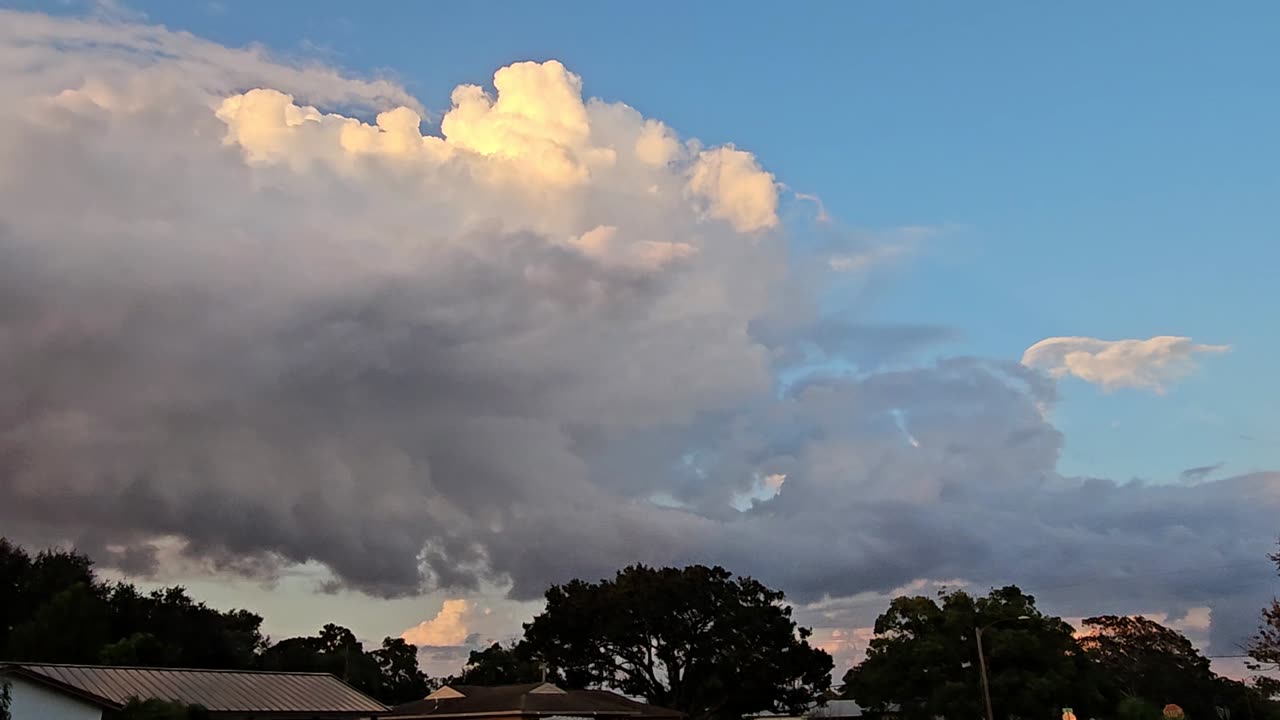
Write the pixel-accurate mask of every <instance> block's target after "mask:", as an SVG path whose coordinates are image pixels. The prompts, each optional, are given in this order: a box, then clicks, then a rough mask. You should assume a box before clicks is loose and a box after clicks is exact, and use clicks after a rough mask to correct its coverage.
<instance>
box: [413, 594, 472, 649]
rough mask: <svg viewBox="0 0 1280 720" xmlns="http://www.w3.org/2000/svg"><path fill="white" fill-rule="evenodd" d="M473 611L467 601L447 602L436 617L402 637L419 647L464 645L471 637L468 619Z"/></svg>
mask: <svg viewBox="0 0 1280 720" xmlns="http://www.w3.org/2000/svg"><path fill="white" fill-rule="evenodd" d="M472 609H473V608H472V607H471V603H469V602H467V601H466V600H462V599H451V600H445V601H444V604H443V605H442V606H441V608H440V612H438V613H436V616H435V617H433V618H431V619H430V620H424V621H422V622H421V623H418V624H417V625H415V626H413V627H411V628H409V629H408V630H405V631H404V632H403V633H401V634H400V637H401V638H403V639H404V640H405V642H409V643H412V644H414V645H417V646H419V647H452V646H458V645H462V644H464V643H465V642H466V641H467V638H468V637H469V636H470V635H471V633H470V631H469V630H468V629H467V619H468V616H469V615H470V614H471V612H472Z"/></svg>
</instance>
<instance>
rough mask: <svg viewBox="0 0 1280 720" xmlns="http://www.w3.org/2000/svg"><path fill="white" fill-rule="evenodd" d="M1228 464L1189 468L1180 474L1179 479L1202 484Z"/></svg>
mask: <svg viewBox="0 0 1280 720" xmlns="http://www.w3.org/2000/svg"><path fill="white" fill-rule="evenodd" d="M1225 464H1226V463H1220V462H1219V463H1214V464H1212V465H1202V466H1200V467H1193V468H1187V469H1186V470H1183V471H1182V472H1181V473H1178V479H1179V480H1181V481H1182V482H1200V481H1201V480H1204V479H1205V478H1207V477H1209V476H1210V475H1212V474H1213V473H1214V472H1216V471H1217V470H1219V469H1220V468H1221V467H1222V466H1223V465H1225Z"/></svg>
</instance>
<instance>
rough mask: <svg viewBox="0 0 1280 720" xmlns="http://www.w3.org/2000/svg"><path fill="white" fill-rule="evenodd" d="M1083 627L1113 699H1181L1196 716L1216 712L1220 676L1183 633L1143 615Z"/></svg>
mask: <svg viewBox="0 0 1280 720" xmlns="http://www.w3.org/2000/svg"><path fill="white" fill-rule="evenodd" d="M1083 627H1084V632H1083V633H1082V637H1081V638H1080V646H1081V647H1082V648H1083V649H1084V651H1085V652H1086V653H1087V654H1088V656H1089V659H1090V660H1091V661H1093V662H1094V663H1095V665H1096V666H1097V668H1098V670H1099V671H1100V672H1099V678H1100V682H1101V686H1102V691H1103V693H1104V694H1105V695H1106V696H1107V698H1108V701H1109V703H1119V702H1120V701H1121V700H1123V699H1125V698H1129V697H1136V698H1141V699H1143V700H1146V701H1148V702H1149V703H1151V704H1153V705H1155V706H1158V707H1164V706H1165V705H1166V704H1168V703H1176V704H1178V705H1180V706H1181V707H1183V708H1184V709H1185V710H1186V711H1187V714H1188V715H1190V716H1191V717H1193V718H1205V717H1215V716H1216V711H1215V709H1214V708H1215V707H1216V703H1215V700H1216V699H1217V698H1216V695H1217V694H1218V693H1217V691H1218V684H1217V680H1218V678H1217V676H1216V675H1214V674H1213V671H1212V670H1210V668H1209V660H1208V659H1207V658H1205V657H1204V656H1203V655H1201V654H1200V651H1199V650H1197V649H1196V647H1195V645H1192V644H1191V641H1190V640H1188V639H1187V638H1186V637H1184V636H1183V635H1182V634H1181V633H1179V632H1178V631H1176V630H1172V629H1170V628H1167V627H1165V626H1163V625H1161V624H1160V623H1158V622H1155V621H1154V620H1149V619H1147V618H1145V617H1141V616H1137V617H1126V616H1117V615H1103V616H1100V617H1091V618H1086V619H1085V620H1084V624H1083Z"/></svg>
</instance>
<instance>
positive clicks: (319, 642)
mask: <svg viewBox="0 0 1280 720" xmlns="http://www.w3.org/2000/svg"><path fill="white" fill-rule="evenodd" d="M259 663H260V665H261V667H262V668H263V669H266V670H282V671H287V672H324V673H329V674H331V675H334V676H336V677H339V678H341V679H342V680H343V681H345V682H347V683H349V684H350V685H351V686H352V687H354V688H356V689H357V690H360V691H362V692H364V693H366V694H368V695H371V696H373V697H375V698H377V699H379V700H381V701H382V702H384V703H389V704H393V705H394V704H397V703H403V702H408V701H410V700H419V699H421V698H423V697H426V695H427V692H428V681H427V676H426V674H424V673H423V672H422V671H421V670H419V669H418V648H417V647H416V646H414V645H411V644H409V643H406V642H405V641H404V640H401V639H399V638H394V639H393V638H385V639H383V641H382V646H381V647H380V648H378V649H377V650H373V651H372V652H365V649H364V645H363V643H361V642H360V641H359V640H357V639H356V636H355V634H354V633H352V632H351V631H350V630H348V629H347V628H344V627H341V626H339V625H334V624H332V623H330V624H328V625H325V626H324V627H323V628H321V629H320V633H319V634H318V635H315V636H310V637H295V638H287V639H285V640H281V641H280V642H278V643H275V644H274V645H271V646H270V647H268V648H267V649H266V650H264V651H263V653H262V655H261V658H260V660H259Z"/></svg>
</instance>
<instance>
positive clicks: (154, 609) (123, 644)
mask: <svg viewBox="0 0 1280 720" xmlns="http://www.w3.org/2000/svg"><path fill="white" fill-rule="evenodd" d="M261 624H262V618H261V617H259V616H258V615H256V614H254V613H251V612H248V611H244V610H232V611H230V612H222V611H218V610H214V609H212V608H210V607H208V606H207V605H205V604H204V603H201V602H196V601H195V600H193V599H191V597H190V596H188V595H187V592H186V590H185V589H183V588H181V587H170V588H163V589H160V590H155V591H153V592H150V593H143V592H141V591H139V590H138V589H137V588H136V587H134V586H133V585H131V584H128V583H114V584H109V583H103V582H101V581H99V580H98V579H97V577H96V575H95V573H94V571H93V563H92V561H90V560H89V558H87V557H85V556H84V555H81V554H79V553H76V552H73V551H70V552H69V551H63V550H46V551H44V552H41V553H39V554H38V555H36V556H35V557H34V558H33V557H31V556H30V555H29V554H27V552H26V551H24V550H23V549H22V548H19V547H17V546H15V545H13V544H11V543H9V542H8V541H7V540H4V539H2V538H0V657H5V658H11V659H15V660H33V661H44V662H66V663H106V664H132V665H139V664H141V665H158V666H174V667H206V668H242V667H250V666H252V665H253V663H254V662H255V659H256V656H257V652H258V651H259V650H260V649H261V647H262V644H263V638H262V633H261V630H260V627H261Z"/></svg>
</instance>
